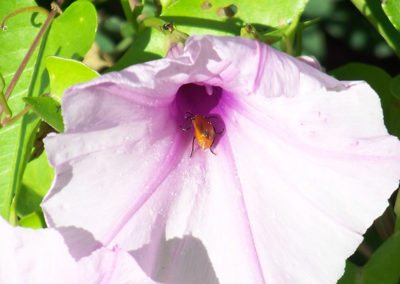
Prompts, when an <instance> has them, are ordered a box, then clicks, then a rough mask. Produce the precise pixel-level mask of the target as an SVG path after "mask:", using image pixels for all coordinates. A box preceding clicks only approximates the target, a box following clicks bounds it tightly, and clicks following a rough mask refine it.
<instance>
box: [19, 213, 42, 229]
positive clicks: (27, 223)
mask: <svg viewBox="0 0 400 284" xmlns="http://www.w3.org/2000/svg"><path fill="white" fill-rule="evenodd" d="M18 225H19V226H21V227H25V228H31V229H41V228H45V227H46V221H45V220H44V216H43V213H42V212H41V211H38V212H32V213H31V214H29V215H26V216H24V217H22V218H21V219H20V220H19V222H18Z"/></svg>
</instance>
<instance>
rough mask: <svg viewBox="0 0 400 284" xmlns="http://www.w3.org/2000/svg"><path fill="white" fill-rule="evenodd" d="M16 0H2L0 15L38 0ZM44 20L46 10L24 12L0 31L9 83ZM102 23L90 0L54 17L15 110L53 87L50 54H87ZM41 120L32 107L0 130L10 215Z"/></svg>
mask: <svg viewBox="0 0 400 284" xmlns="http://www.w3.org/2000/svg"><path fill="white" fill-rule="evenodd" d="M15 2H16V1H0V16H4V15H5V14H7V13H9V12H10V11H13V10H14V9H15V8H17V7H23V6H32V5H34V1H28V0H23V1H18V6H17V5H16V4H15ZM43 21H44V18H43V16H40V15H39V16H37V17H30V16H29V15H26V14H22V15H18V16H17V17H15V18H12V19H10V20H9V22H8V23H7V26H8V29H7V31H0V41H1V42H2V45H1V46H0V72H1V73H2V74H3V75H4V77H5V78H4V79H5V81H6V84H7V85H8V84H9V82H10V80H11V78H12V75H13V74H14V72H15V70H16V69H17V67H18V65H19V64H20V62H21V60H22V58H23V56H24V55H25V53H26V50H27V49H28V47H29V46H30V44H31V43H32V41H33V37H34V36H35V35H36V34H37V32H38V30H39V27H40V26H41V23H43ZM96 27H97V16H96V10H95V8H94V6H93V4H91V3H90V2H87V1H77V2H74V3H72V4H71V5H70V6H69V7H68V9H67V10H66V11H64V13H63V14H62V15H60V16H59V17H57V18H56V19H55V20H54V21H53V24H52V26H51V28H50V31H49V33H48V34H47V37H46V39H45V43H44V44H42V45H41V46H40V50H39V52H38V53H35V54H34V55H33V56H32V58H31V60H30V62H29V63H28V65H27V68H26V69H25V71H24V73H23V75H22V77H21V78H20V80H19V81H18V84H17V87H16V89H15V90H14V92H13V93H12V95H11V97H10V99H9V105H10V107H11V109H12V111H13V113H14V114H15V113H17V112H19V111H21V110H22V109H23V108H24V106H25V103H24V102H23V100H22V97H35V96H38V95H40V94H43V93H45V92H46V91H47V90H48V82H49V79H48V76H47V72H45V65H44V59H45V58H46V57H47V56H49V55H55V54H57V55H60V56H63V57H72V58H82V57H83V56H84V55H85V53H86V52H87V51H88V49H89V48H90V46H91V45H92V43H93V40H94V37H95V32H96ZM38 54H39V57H38ZM38 125H39V119H37V118H36V115H34V114H32V113H30V114H29V115H25V116H24V117H23V118H22V119H20V120H18V121H17V122H16V123H14V124H12V125H11V126H8V127H5V128H3V129H1V130H0V159H1V161H2V162H1V163H0V194H1V196H0V212H1V215H3V216H4V217H5V218H8V215H9V207H10V204H11V200H12V198H13V195H14V193H15V192H17V191H19V189H20V185H21V179H22V173H23V170H24V168H25V165H26V163H27V160H28V159H29V157H30V154H31V153H30V152H31V146H32V143H33V139H32V137H34V134H35V133H36V129H37V126H38ZM21 190H22V189H21Z"/></svg>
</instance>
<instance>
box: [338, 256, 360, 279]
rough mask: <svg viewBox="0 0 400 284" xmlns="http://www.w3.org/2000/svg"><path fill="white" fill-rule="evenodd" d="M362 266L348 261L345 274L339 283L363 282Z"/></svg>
mask: <svg viewBox="0 0 400 284" xmlns="http://www.w3.org/2000/svg"><path fill="white" fill-rule="evenodd" d="M361 272H362V270H361V268H360V267H358V266H357V265H355V264H353V263H352V262H350V261H346V268H345V271H344V274H343V276H342V277H341V278H340V279H339V281H338V282H337V284H361Z"/></svg>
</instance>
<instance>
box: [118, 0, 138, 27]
mask: <svg viewBox="0 0 400 284" xmlns="http://www.w3.org/2000/svg"><path fill="white" fill-rule="evenodd" d="M121 6H122V10H123V11H124V15H125V18H126V19H127V20H128V22H130V23H131V24H134V23H135V19H134V18H133V11H134V9H135V6H134V7H131V5H130V3H129V0H121Z"/></svg>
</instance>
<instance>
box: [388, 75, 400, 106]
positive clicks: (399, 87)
mask: <svg viewBox="0 0 400 284" xmlns="http://www.w3.org/2000/svg"><path fill="white" fill-rule="evenodd" d="M390 91H391V92H392V95H393V96H394V97H395V98H396V99H399V100H400V75H397V76H396V77H394V78H393V79H392V81H391V83H390Z"/></svg>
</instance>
